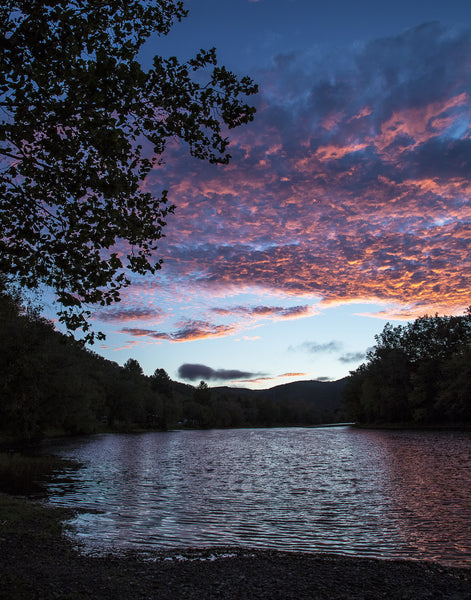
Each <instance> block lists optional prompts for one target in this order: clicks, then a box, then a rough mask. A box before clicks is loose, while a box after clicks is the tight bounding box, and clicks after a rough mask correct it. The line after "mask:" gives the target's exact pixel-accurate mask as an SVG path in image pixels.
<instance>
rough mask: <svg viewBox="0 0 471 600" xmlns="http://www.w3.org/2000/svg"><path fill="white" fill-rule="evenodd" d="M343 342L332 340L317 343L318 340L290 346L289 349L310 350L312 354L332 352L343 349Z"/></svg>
mask: <svg viewBox="0 0 471 600" xmlns="http://www.w3.org/2000/svg"><path fill="white" fill-rule="evenodd" d="M342 346H343V344H342V342H337V341H336V340H332V341H331V342H324V343H321V344H319V343H317V342H304V343H302V344H300V345H299V346H290V347H289V350H294V351H301V352H309V353H310V354H326V353H329V354H330V353H332V352H339V351H340V350H341V349H342Z"/></svg>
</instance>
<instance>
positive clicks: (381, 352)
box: [344, 309, 471, 425]
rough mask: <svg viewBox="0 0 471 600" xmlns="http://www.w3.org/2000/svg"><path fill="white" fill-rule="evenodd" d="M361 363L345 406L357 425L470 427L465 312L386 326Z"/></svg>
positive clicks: (470, 358)
mask: <svg viewBox="0 0 471 600" xmlns="http://www.w3.org/2000/svg"><path fill="white" fill-rule="evenodd" d="M375 340H376V345H375V346H374V347H373V349H372V350H371V351H370V352H369V353H368V356H367V361H366V363H364V364H362V365H361V366H360V367H358V369H356V370H355V371H352V372H351V373H350V378H349V380H348V383H347V386H346V388H345V392H344V394H345V401H346V404H347V410H348V412H349V416H350V418H351V419H352V420H354V421H356V422H359V423H372V424H375V423H404V424H407V423H415V424H418V425H447V424H462V423H471V310H470V309H468V311H467V313H466V314H465V315H461V316H443V317H439V316H438V315H436V316H434V317H429V316H424V317H421V318H419V319H416V320H415V321H414V322H412V323H409V324H407V325H405V326H401V325H399V326H397V327H393V326H392V325H390V324H389V323H388V324H387V325H386V326H385V328H384V329H383V331H382V333H381V334H379V335H377V336H375Z"/></svg>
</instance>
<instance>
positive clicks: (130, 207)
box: [0, 0, 257, 341]
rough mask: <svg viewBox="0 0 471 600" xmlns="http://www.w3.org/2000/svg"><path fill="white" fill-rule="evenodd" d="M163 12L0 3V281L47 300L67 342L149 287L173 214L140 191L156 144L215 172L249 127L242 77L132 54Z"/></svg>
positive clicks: (163, 28)
mask: <svg viewBox="0 0 471 600" xmlns="http://www.w3.org/2000/svg"><path fill="white" fill-rule="evenodd" d="M186 14H187V13H186V11H185V10H184V9H183V5H182V3H181V2H177V1H172V0H146V1H144V0H132V1H124V0H109V1H107V2H103V1H99V0H73V1H70V0H40V1H39V0H28V1H25V0H4V1H3V2H2V3H1V7H0V35H1V40H2V42H1V43H2V59H1V61H0V107H1V111H0V157H1V160H0V198H1V200H0V202H1V212H0V215H1V220H0V224H1V229H0V233H1V234H0V272H3V273H6V274H8V275H9V276H12V277H15V278H16V280H17V281H18V282H19V283H20V284H21V286H24V287H29V288H33V289H34V288H37V287H38V286H39V285H40V284H46V285H48V286H50V287H51V288H53V289H54V291H55V292H56V294H57V298H58V300H59V302H60V304H61V306H62V309H61V310H60V312H59V320H60V321H62V322H63V323H64V324H65V325H66V327H67V329H68V330H69V331H74V330H77V329H83V331H84V332H86V336H85V339H86V340H88V341H93V339H94V336H95V334H94V333H93V332H92V331H91V330H90V325H89V323H88V321H87V319H88V317H89V316H90V312H89V310H87V308H86V306H87V305H88V304H89V303H91V304H96V303H97V304H99V305H109V304H111V303H113V302H116V301H119V297H120V289H121V288H123V286H127V285H129V283H130V280H129V272H133V273H140V274H144V273H154V272H155V271H156V270H157V269H159V268H160V265H161V260H157V261H155V260H154V258H153V256H154V251H155V250H156V248H157V246H156V241H157V240H159V239H160V238H161V237H162V236H163V228H164V226H165V224H166V218H167V216H168V214H169V212H172V211H173V208H174V207H173V206H171V205H169V203H168V200H167V192H166V191H165V190H164V191H162V194H161V196H160V197H154V196H152V194H151V193H149V192H148V191H146V190H145V189H144V187H143V186H142V182H143V181H144V179H145V177H146V176H147V175H148V174H149V172H150V171H151V169H153V168H154V167H155V166H156V165H160V164H162V154H163V153H164V151H165V149H166V146H167V144H168V142H169V140H173V139H179V140H181V141H182V142H183V143H186V144H187V145H188V147H189V151H190V153H191V155H193V156H195V157H197V158H199V159H203V160H208V161H209V162H211V163H227V162H228V161H229V159H230V155H229V153H228V151H227V146H228V139H227V137H226V135H225V129H226V128H228V129H231V128H234V127H237V126H239V125H241V124H243V123H247V122H249V121H251V120H252V119H253V115H254V112H255V110H254V108H253V107H251V106H249V105H248V104H246V103H245V102H244V100H243V99H242V98H243V97H244V96H247V95H250V94H253V93H255V92H256V91H257V88H256V86H255V85H254V84H253V82H252V81H251V80H250V79H249V78H248V77H242V78H240V79H239V78H237V77H236V76H235V75H234V74H233V73H231V72H229V71H227V70H226V69H225V68H224V67H219V66H217V62H216V55H215V51H214V49H211V50H208V51H205V50H201V51H200V52H199V53H198V54H197V55H196V56H195V57H194V58H192V59H191V60H188V61H187V62H182V63H181V62H179V61H178V60H177V59H176V58H174V57H170V58H162V57H160V56H155V57H154V59H153V66H152V67H151V68H150V69H148V70H145V69H144V68H143V67H142V66H141V64H140V63H139V62H138V54H139V51H140V50H141V49H142V46H143V44H144V43H145V42H146V41H147V40H148V39H149V38H150V36H151V35H157V36H163V35H166V34H167V33H168V31H169V30H170V28H171V26H172V24H173V23H174V22H175V21H179V20H181V19H182V18H183V17H185V16H186Z"/></svg>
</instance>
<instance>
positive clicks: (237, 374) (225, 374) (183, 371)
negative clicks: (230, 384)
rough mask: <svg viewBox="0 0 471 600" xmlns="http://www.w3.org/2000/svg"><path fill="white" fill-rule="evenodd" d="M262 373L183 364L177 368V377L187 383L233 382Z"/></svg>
mask: <svg viewBox="0 0 471 600" xmlns="http://www.w3.org/2000/svg"><path fill="white" fill-rule="evenodd" d="M260 375H263V373H250V372H247V371H239V370H237V369H212V368H211V367H208V366H206V365H199V364H191V363H185V364H183V365H181V366H180V367H179V368H178V376H179V377H180V378H181V379H186V380H188V381H198V380H199V379H204V380H208V381H214V380H219V381H233V380H237V379H247V378H254V377H258V376H260Z"/></svg>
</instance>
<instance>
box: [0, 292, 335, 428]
mask: <svg viewBox="0 0 471 600" xmlns="http://www.w3.org/2000/svg"><path fill="white" fill-rule="evenodd" d="M0 283H1V282H0ZM0 374H1V380H0V438H2V437H3V438H12V437H13V438H24V439H30V438H34V437H40V436H43V435H51V434H77V433H93V432H97V431H127V430H139V429H167V428H171V427H202V428H207V427H247V426H281V425H315V424H321V423H326V422H333V421H337V420H343V419H344V415H343V414H342V412H341V399H340V390H341V388H342V387H343V385H344V382H343V381H341V382H334V383H323V382H316V381H306V382H297V383H292V384H288V385H285V386H278V387H275V388H272V389H270V390H263V391H252V390H242V389H235V388H212V389H211V388H209V387H208V386H207V385H206V384H205V383H204V382H201V383H200V384H199V385H198V386H197V387H194V386H191V385H185V384H182V383H178V382H175V381H172V380H171V379H170V378H169V376H168V375H167V373H166V372H165V371H164V370H163V369H161V368H158V367H157V368H156V369H155V372H154V374H153V375H152V376H150V377H149V376H146V375H144V374H143V371H142V369H141V366H140V365H139V363H138V362H137V361H136V360H134V359H129V360H128V361H127V362H126V363H125V365H124V366H120V365H118V364H117V363H115V362H111V361H108V360H105V359H104V358H103V357H101V356H99V355H98V354H96V353H94V352H92V351H89V350H87V349H85V348H83V347H82V346H81V345H80V344H79V343H77V342H75V341H74V340H73V339H71V338H69V337H67V336H64V335H62V334H61V333H58V332H57V331H55V330H54V326H53V324H52V323H51V322H50V321H48V320H46V319H44V318H43V317H41V315H40V313H39V312H38V311H37V310H31V309H29V310H25V309H24V308H23V307H22V300H21V296H20V295H19V294H15V292H12V291H11V290H10V291H7V290H6V289H5V288H4V287H3V288H2V286H1V285H0Z"/></svg>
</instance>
